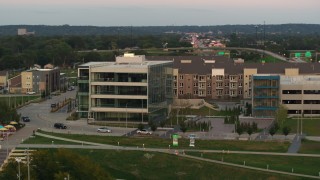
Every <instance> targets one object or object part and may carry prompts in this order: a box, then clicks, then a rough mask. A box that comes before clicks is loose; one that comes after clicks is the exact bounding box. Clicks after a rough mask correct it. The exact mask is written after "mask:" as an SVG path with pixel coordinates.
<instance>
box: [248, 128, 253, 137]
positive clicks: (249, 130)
mask: <svg viewBox="0 0 320 180" xmlns="http://www.w3.org/2000/svg"><path fill="white" fill-rule="evenodd" d="M247 133H248V134H249V138H250V139H251V134H252V133H253V129H252V127H248V129H247Z"/></svg>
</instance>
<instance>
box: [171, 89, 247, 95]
mask: <svg viewBox="0 0 320 180" xmlns="http://www.w3.org/2000/svg"><path fill="white" fill-rule="evenodd" d="M204 92H205V91H197V90H195V91H193V95H199V96H202V95H204ZM173 94H174V95H175V96H176V95H177V91H174V92H173ZM224 94H225V95H230V96H235V95H242V90H239V91H238V94H237V92H236V91H224ZM179 95H184V91H183V90H179ZM207 95H211V91H207ZM222 95H223V90H217V96H222Z"/></svg>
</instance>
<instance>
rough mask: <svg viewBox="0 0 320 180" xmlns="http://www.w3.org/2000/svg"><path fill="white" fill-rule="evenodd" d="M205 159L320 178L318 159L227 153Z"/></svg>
mask: <svg viewBox="0 0 320 180" xmlns="http://www.w3.org/2000/svg"><path fill="white" fill-rule="evenodd" d="M186 154H188V155H193V156H197V157H200V156H201V153H198V152H197V153H196V152H188V153H186ZM202 157H203V158H208V159H213V160H218V161H222V159H223V161H224V162H229V163H234V164H240V165H243V164H244V161H245V165H246V166H252V167H257V168H263V169H266V168H267V165H269V169H270V170H278V171H284V172H292V168H293V171H294V173H298V174H306V175H312V176H318V175H319V171H320V158H318V157H295V156H275V155H274V156H272V155H250V154H227V153H224V154H222V153H202Z"/></svg>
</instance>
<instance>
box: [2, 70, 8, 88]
mask: <svg viewBox="0 0 320 180" xmlns="http://www.w3.org/2000/svg"><path fill="white" fill-rule="evenodd" d="M8 78H9V75H8V71H0V90H2V89H3V88H4V87H7V82H8Z"/></svg>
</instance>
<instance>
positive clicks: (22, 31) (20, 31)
mask: <svg viewBox="0 0 320 180" xmlns="http://www.w3.org/2000/svg"><path fill="white" fill-rule="evenodd" d="M34 34H35V32H28V31H27V29H26V28H19V29H18V36H29V35H34Z"/></svg>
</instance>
